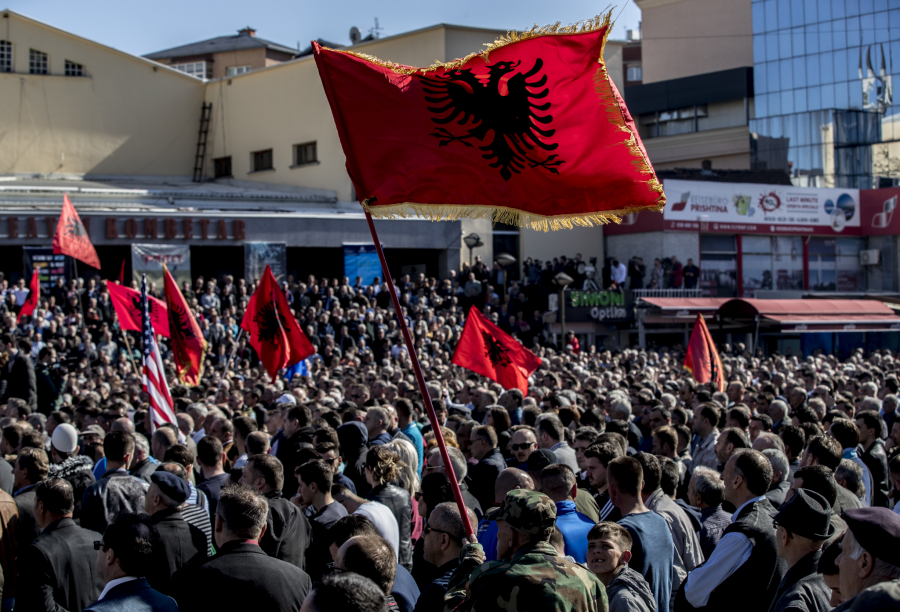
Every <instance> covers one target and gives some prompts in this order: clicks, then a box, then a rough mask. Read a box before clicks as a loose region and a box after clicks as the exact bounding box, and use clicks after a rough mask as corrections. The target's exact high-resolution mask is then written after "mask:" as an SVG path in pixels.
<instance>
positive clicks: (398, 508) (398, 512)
mask: <svg viewBox="0 0 900 612" xmlns="http://www.w3.org/2000/svg"><path fill="white" fill-rule="evenodd" d="M366 499H368V500H370V501H375V502H378V503H380V504H383V505H385V506H387V507H388V508H389V509H390V511H391V512H392V513H393V514H394V518H396V519H397V527H398V528H399V530H400V550H399V551H398V552H399V553H400V565H402V566H403V567H405V568H406V569H408V570H412V553H413V547H412V539H411V534H412V498H411V497H410V496H409V493H407V492H406V490H405V489H401V488H400V487H397V486H394V485H392V484H382V485H378V486H377V487H375V488H374V489H372V491H371V492H370V493H369V495H368V497H367V498H366Z"/></svg>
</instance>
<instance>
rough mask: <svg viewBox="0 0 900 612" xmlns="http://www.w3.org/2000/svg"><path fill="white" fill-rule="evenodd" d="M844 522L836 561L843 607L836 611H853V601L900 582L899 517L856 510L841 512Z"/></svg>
mask: <svg viewBox="0 0 900 612" xmlns="http://www.w3.org/2000/svg"><path fill="white" fill-rule="evenodd" d="M844 520H845V521H846V522H847V534H846V535H845V536H844V541H843V542H842V544H841V550H842V552H841V554H840V556H838V558H837V559H836V560H835V563H836V564H837V566H838V570H839V573H840V581H841V597H843V598H844V603H843V605H841V606H838V607H837V608H835V610H849V609H854V610H856V609H860V608H859V607H858V606H856V605H855V603H854V602H853V601H852V599H853V598H854V597H857V595H860V594H861V593H862V592H863V591H865V590H866V589H869V588H870V587H873V586H875V585H880V584H882V583H887V582H890V581H892V583H893V584H896V582H897V579H898V578H900V515H898V514H896V513H894V512H892V511H891V510H888V509H887V508H881V507H874V508H855V509H853V510H847V511H846V512H844ZM895 594H896V592H895Z"/></svg>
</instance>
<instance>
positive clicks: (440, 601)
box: [395, 559, 459, 612]
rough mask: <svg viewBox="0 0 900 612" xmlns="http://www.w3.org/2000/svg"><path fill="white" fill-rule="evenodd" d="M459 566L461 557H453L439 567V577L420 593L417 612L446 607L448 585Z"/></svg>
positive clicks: (428, 611)
mask: <svg viewBox="0 0 900 612" xmlns="http://www.w3.org/2000/svg"><path fill="white" fill-rule="evenodd" d="M457 567H459V559H453V560H452V561H449V562H448V563H445V564H444V565H442V566H440V567H439V568H438V569H437V575H438V577H437V578H435V579H434V580H432V581H431V582H430V583H429V584H428V586H426V587H425V588H424V589H423V590H422V594H421V595H419V600H418V601H417V602H416V608H415V612H433V611H435V610H443V609H444V595H445V594H446V593H447V585H448V584H449V583H450V576H452V575H453V572H454V570H456V568H457ZM395 599H396V598H395Z"/></svg>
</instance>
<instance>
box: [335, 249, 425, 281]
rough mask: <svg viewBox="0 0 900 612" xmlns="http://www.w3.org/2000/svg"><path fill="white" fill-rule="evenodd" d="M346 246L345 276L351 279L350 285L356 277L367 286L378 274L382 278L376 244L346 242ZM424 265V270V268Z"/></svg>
mask: <svg viewBox="0 0 900 612" xmlns="http://www.w3.org/2000/svg"><path fill="white" fill-rule="evenodd" d="M343 246H344V276H346V277H347V278H349V279H350V286H353V285H355V284H356V277H357V276H359V277H360V278H362V284H363V285H364V286H366V287H368V286H369V285H371V284H372V281H373V280H374V279H375V277H376V276H377V277H378V278H381V276H382V274H381V261H380V260H379V259H378V251H376V250H375V245H374V244H372V243H369V242H345V243H344V244H343ZM424 269H425V268H424V266H423V267H422V270H424Z"/></svg>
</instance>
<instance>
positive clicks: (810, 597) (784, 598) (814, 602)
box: [769, 550, 831, 612]
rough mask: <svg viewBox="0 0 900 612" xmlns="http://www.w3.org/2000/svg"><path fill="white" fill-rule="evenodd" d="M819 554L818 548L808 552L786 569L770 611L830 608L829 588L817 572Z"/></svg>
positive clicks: (822, 610)
mask: <svg viewBox="0 0 900 612" xmlns="http://www.w3.org/2000/svg"><path fill="white" fill-rule="evenodd" d="M821 556H822V551H820V550H817V551H816V552H814V553H810V554H808V555H806V556H805V557H803V558H802V559H801V560H800V561H799V562H798V563H797V564H796V565H795V566H793V567H792V568H790V569H789V570H788V571H787V573H786V574H785V575H784V578H783V579H782V580H781V584H780V585H779V586H778V592H777V593H776V594H775V601H774V602H773V603H772V607H771V608H769V611H770V612H787V611H788V610H791V611H795V610H796V611H805V612H828V611H829V610H831V589H830V588H828V586H827V585H826V584H825V580H824V579H823V578H822V574H819V573H818V567H819V558H820V557H821Z"/></svg>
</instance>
